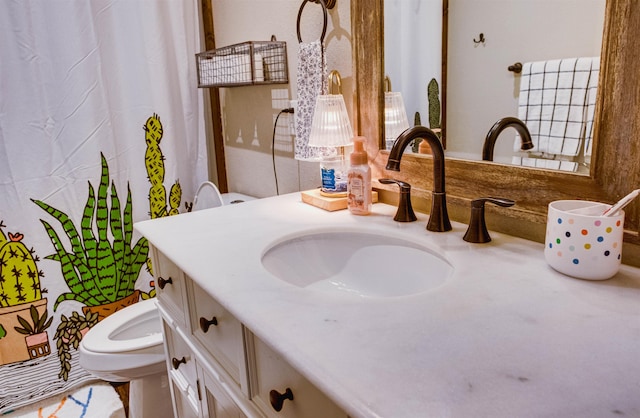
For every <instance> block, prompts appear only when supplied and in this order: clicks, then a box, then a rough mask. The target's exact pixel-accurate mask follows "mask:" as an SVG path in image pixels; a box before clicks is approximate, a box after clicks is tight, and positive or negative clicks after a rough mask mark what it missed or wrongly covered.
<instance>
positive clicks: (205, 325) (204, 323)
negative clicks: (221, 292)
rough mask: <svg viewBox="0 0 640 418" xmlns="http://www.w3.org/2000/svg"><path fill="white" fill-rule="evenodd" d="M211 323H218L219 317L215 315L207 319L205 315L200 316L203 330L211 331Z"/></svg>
mask: <svg viewBox="0 0 640 418" xmlns="http://www.w3.org/2000/svg"><path fill="white" fill-rule="evenodd" d="M211 325H215V326H217V325H218V318H216V317H215V316H214V317H213V318H211V319H207V318H204V317H202V316H201V317H200V329H201V330H202V332H207V331H209V327H210V326H211Z"/></svg>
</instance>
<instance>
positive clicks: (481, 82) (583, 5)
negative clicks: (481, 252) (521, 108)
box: [447, 0, 605, 162]
mask: <svg viewBox="0 0 640 418" xmlns="http://www.w3.org/2000/svg"><path fill="white" fill-rule="evenodd" d="M604 6H605V0H528V1H523V0H451V1H449V54H448V63H447V64H448V67H447V71H448V86H447V152H448V153H456V154H458V153H459V154H465V153H472V154H473V156H467V157H468V158H472V159H480V154H481V152H482V144H483V142H484V138H485V136H486V134H487V132H488V131H489V129H490V128H491V126H492V125H493V124H494V123H495V122H496V121H497V120H498V119H500V118H502V117H505V116H517V114H518V92H519V86H520V79H519V76H517V75H514V73H512V72H509V71H507V67H508V66H509V65H511V64H514V63H515V62H518V61H519V62H522V63H524V62H530V61H540V60H548V59H558V58H572V57H592V56H599V55H600V47H601V43H602V28H603V23H604ZM480 33H484V36H485V39H486V42H485V43H484V44H475V43H474V42H473V39H474V38H475V39H478V38H479V34H480ZM514 133H515V131H513V130H512V129H509V130H507V131H505V132H504V133H503V134H502V135H501V136H500V139H499V140H498V141H497V143H496V148H495V153H494V159H495V161H498V162H511V155H513V139H514Z"/></svg>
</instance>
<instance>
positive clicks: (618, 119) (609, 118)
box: [351, 0, 640, 244]
mask: <svg viewBox="0 0 640 418" xmlns="http://www.w3.org/2000/svg"><path fill="white" fill-rule="evenodd" d="M383 10H384V9H383V0H351V23H352V26H351V30H352V37H353V63H354V88H355V92H354V93H355V94H354V97H355V109H356V115H355V117H354V119H355V122H354V125H355V131H356V132H357V133H358V135H363V136H365V137H367V139H368V142H367V152H368V153H369V158H370V162H371V166H372V167H371V168H372V178H373V180H374V181H373V183H374V187H376V188H377V189H381V190H382V191H383V192H382V193H381V195H382V196H384V191H389V192H397V190H396V189H394V188H393V187H392V186H386V185H383V184H380V183H379V182H377V179H378V178H381V177H394V178H397V179H400V180H403V181H406V182H408V183H410V184H411V185H412V186H413V196H414V197H416V198H417V199H425V200H430V195H431V192H430V191H431V190H432V188H433V181H432V171H433V169H432V163H431V161H430V160H431V157H429V156H415V155H405V156H404V157H403V161H402V165H401V171H400V172H387V171H386V170H385V165H386V161H387V157H388V152H387V151H384V150H380V149H379V144H380V138H382V135H383V133H384V125H383V124H384V121H383V119H382V118H383V110H384V92H383V79H384V47H383V46H384V42H383V36H384V30H383V29H384V24H383V21H384V19H383ZM639 50H640V7H637V6H635V5H634V2H633V0H607V5H606V10H605V23H604V34H603V47H602V58H601V69H600V81H599V86H600V88H599V89H598V99H597V105H596V122H595V125H594V138H595V143H594V154H593V155H594V158H593V160H592V167H591V173H590V175H589V176H581V175H576V174H567V173H562V172H557V171H551V170H540V169H534V168H526V167H514V166H509V165H501V164H496V163H492V162H488V161H467V160H457V159H451V158H447V160H446V164H445V166H446V191H447V201H448V203H449V205H451V206H458V207H459V209H460V210H459V213H460V214H463V213H464V208H468V207H469V203H470V201H471V200H472V199H475V198H478V197H485V196H503V197H508V198H510V199H513V200H515V201H516V202H517V204H516V206H514V207H512V208H508V209H505V208H499V210H496V209H494V208H492V207H488V208H487V210H488V211H490V212H493V213H495V214H500V215H502V216H503V217H504V218H510V219H511V220H514V221H516V222H523V221H524V222H526V223H533V224H534V225H536V224H537V225H539V226H541V227H543V226H544V224H545V223H546V214H547V205H548V204H549V202H551V201H554V200H562V199H583V200H595V201H602V202H609V203H613V202H615V201H616V200H618V199H619V198H621V197H622V196H624V195H626V194H627V193H629V192H630V191H631V190H633V189H635V188H638V187H640V77H638V76H637V71H636V69H637V68H638V64H640V59H639V58H638V55H637V51H639ZM382 200H384V199H382ZM425 207H428V206H425ZM625 211H626V221H625V242H631V243H635V244H639V243H640V239H639V225H640V203H638V201H636V202H634V203H632V204H631V205H629V206H627V208H626V209H625ZM452 212H455V211H452ZM466 216H467V218H468V213H467V215H466ZM452 218H453V219H456V217H455V216H453V215H452ZM456 220H459V221H461V222H466V221H467V220H468V219H464V218H462V219H456Z"/></svg>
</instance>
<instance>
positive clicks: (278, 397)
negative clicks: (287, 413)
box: [269, 388, 293, 412]
mask: <svg viewBox="0 0 640 418" xmlns="http://www.w3.org/2000/svg"><path fill="white" fill-rule="evenodd" d="M287 399H289V400H290V401H292V400H293V392H292V391H291V389H289V388H287V389H286V390H285V391H284V393H280V392H278V391H277V390H272V391H271V392H269V401H270V402H271V407H273V409H275V411H276V412H280V410H281V409H282V405H283V404H284V401H286V400H287Z"/></svg>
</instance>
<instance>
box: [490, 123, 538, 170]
mask: <svg viewBox="0 0 640 418" xmlns="http://www.w3.org/2000/svg"><path fill="white" fill-rule="evenodd" d="M508 127H512V128H514V129H515V130H516V132H518V133H519V134H520V140H521V141H522V142H521V145H520V149H521V150H523V151H526V150H529V149H531V148H533V142H531V134H530V133H529V129H528V128H527V125H525V124H524V122H523V121H521V120H520V119H518V118H514V117H511V116H510V117H506V118H502V119H500V120H498V121H497V122H496V123H494V124H493V126H492V127H491V129H489V132H488V133H487V137H486V138H485V140H484V146H483V147H482V159H483V160H484V161H493V148H494V147H495V145H496V140H497V139H498V135H500V132H502V131H504V130H505V129H507V128H508Z"/></svg>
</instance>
